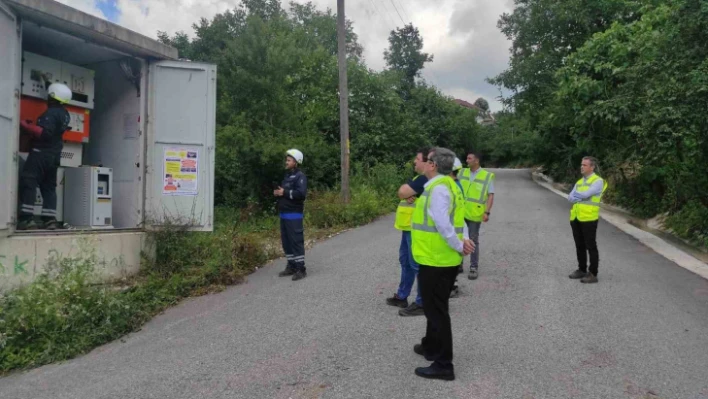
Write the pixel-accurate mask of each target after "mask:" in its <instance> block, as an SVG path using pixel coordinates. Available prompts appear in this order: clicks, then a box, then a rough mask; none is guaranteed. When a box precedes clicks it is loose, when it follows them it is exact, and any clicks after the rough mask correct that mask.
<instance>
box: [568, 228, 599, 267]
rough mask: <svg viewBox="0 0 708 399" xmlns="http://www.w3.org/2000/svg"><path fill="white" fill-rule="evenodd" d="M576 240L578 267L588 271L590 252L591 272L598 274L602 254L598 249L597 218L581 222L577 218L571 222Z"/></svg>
mask: <svg viewBox="0 0 708 399" xmlns="http://www.w3.org/2000/svg"><path fill="white" fill-rule="evenodd" d="M570 227H572V228H573V239H574V240H575V252H576V253H577V256H578V269H579V270H581V271H583V272H587V271H588V263H587V262H588V253H589V254H590V273H592V274H593V275H595V276H597V269H598V267H599V264H600V254H599V252H598V250H597V240H596V238H597V220H595V221H594V222H581V221H579V220H578V219H575V220H573V221H571V222H570Z"/></svg>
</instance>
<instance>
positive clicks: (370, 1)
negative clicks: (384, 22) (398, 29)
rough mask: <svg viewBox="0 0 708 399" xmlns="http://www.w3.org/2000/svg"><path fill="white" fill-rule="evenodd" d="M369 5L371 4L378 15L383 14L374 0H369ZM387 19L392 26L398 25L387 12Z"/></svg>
mask: <svg viewBox="0 0 708 399" xmlns="http://www.w3.org/2000/svg"><path fill="white" fill-rule="evenodd" d="M369 3H371V5H372V6H373V7H374V10H375V13H376V14H381V12H380V11H379V8H378V7H377V6H376V2H375V1H374V0H369ZM384 10H385V8H384ZM386 19H388V22H390V23H391V24H392V25H396V23H395V22H394V21H393V19H391V15H389V13H388V12H386Z"/></svg>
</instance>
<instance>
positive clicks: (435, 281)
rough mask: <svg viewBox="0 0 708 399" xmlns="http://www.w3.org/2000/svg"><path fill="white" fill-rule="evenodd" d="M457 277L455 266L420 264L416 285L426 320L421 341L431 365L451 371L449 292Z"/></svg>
mask: <svg viewBox="0 0 708 399" xmlns="http://www.w3.org/2000/svg"><path fill="white" fill-rule="evenodd" d="M455 277H457V267H432V266H424V265H420V269H419V271H418V284H420V293H421V295H422V296H423V311H424V312H425V318H426V319H427V325H426V328H425V337H424V338H423V340H422V341H421V344H422V345H423V350H424V351H425V355H426V356H427V357H428V358H431V357H432V358H433V359H434V362H433V366H434V367H438V368H443V369H451V368H453V366H452V325H451V323H450V290H451V289H452V285H453V284H454V283H455Z"/></svg>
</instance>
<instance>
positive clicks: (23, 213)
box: [20, 150, 61, 221]
mask: <svg viewBox="0 0 708 399" xmlns="http://www.w3.org/2000/svg"><path fill="white" fill-rule="evenodd" d="M60 161H61V155H60V154H56V153H52V152H39V151H37V150H32V151H30V153H29V156H28V157H27V162H25V165H24V167H23V168H22V173H21V174H20V199H21V202H22V207H21V208H20V220H29V219H31V218H32V214H33V212H34V202H35V199H36V198H37V187H38V186H39V191H40V193H41V194H42V219H44V220H45V221H46V220H53V219H56V217H57V170H58V169H59V162H60Z"/></svg>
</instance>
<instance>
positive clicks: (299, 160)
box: [285, 148, 302, 164]
mask: <svg viewBox="0 0 708 399" xmlns="http://www.w3.org/2000/svg"><path fill="white" fill-rule="evenodd" d="M285 153H286V154H288V155H289V156H291V157H293V159H294V160H295V162H297V163H298V164H302V152H301V151H300V150H296V149H294V148H291V149H289V150H287V151H286V152H285Z"/></svg>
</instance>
